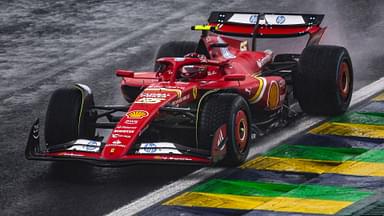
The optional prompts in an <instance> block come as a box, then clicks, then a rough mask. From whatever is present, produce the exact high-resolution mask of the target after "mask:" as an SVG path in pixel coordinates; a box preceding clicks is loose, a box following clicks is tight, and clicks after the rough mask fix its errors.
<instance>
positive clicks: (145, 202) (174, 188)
mask: <svg viewBox="0 0 384 216" xmlns="http://www.w3.org/2000/svg"><path fill="white" fill-rule="evenodd" d="M382 90H384V77H382V78H381V79H379V80H377V81H375V82H373V83H371V84H369V85H367V86H365V87H363V88H361V89H359V90H358V91H356V92H354V93H353V96H352V101H351V106H354V105H356V104H358V103H360V102H362V101H363V100H365V99H367V98H368V97H371V96H373V95H375V94H377V93H379V92H380V91H382ZM322 120H324V118H313V117H304V118H303V119H302V120H300V121H299V122H297V123H296V124H294V125H291V126H289V128H286V129H284V130H281V131H280V132H277V133H274V134H273V137H274V138H273V139H271V138H269V139H264V140H263V141H261V142H257V143H256V144H257V145H255V146H252V147H251V149H250V152H249V156H248V159H249V158H252V157H254V156H256V155H257V154H260V153H262V152H265V151H267V150H269V149H271V148H273V147H275V146H277V145H279V144H280V143H281V142H282V141H284V140H286V139H288V138H289V137H291V136H294V135H296V134H298V133H300V132H303V131H305V130H307V129H308V128H309V127H312V126H314V125H315V124H317V123H319V122H321V121H322ZM224 169H225V168H215V167H213V168H212V167H206V168H202V169H199V170H196V171H195V172H193V173H191V174H189V175H187V176H185V177H184V178H182V179H180V180H177V181H175V182H173V183H171V184H169V185H166V186H163V187H162V188H160V189H158V190H155V191H153V192H152V193H150V194H148V195H146V196H144V197H142V198H139V199H137V200H135V201H133V202H131V203H128V204H127V205H126V206H123V207H121V208H119V209H116V210H114V211H113V212H111V213H109V214H108V216H122V215H124V216H126V215H134V214H137V213H139V212H140V211H142V210H144V209H146V208H148V207H150V206H152V205H154V204H156V203H158V202H160V201H162V200H164V199H167V198H168V197H170V196H173V195H175V194H177V193H179V192H181V191H183V190H186V189H187V188H189V187H191V186H193V185H195V184H197V183H200V182H202V181H204V180H205V179H207V178H209V177H211V176H213V175H215V174H217V173H219V172H221V171H223V170H224Z"/></svg>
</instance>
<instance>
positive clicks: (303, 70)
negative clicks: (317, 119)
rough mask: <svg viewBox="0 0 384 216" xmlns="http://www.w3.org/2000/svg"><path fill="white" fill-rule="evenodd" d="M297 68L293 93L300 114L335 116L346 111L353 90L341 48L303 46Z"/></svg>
mask: <svg viewBox="0 0 384 216" xmlns="http://www.w3.org/2000/svg"><path fill="white" fill-rule="evenodd" d="M298 66H299V67H298V70H297V71H295V74H294V91H295V96H296V97H297V99H298V101H299V104H300V106H301V108H302V109H303V111H304V112H306V113H308V114H312V115H338V114H342V113H344V112H345V111H346V110H347V109H348V106H349V104H350V102H351V98H352V91H353V69H352V61H351V58H350V57H349V54H348V51H347V50H346V49H345V48H344V47H338V46H323V45H322V46H319V45H317V46H309V47H306V48H305V49H304V50H303V52H302V54H301V56H300V60H299V65H298Z"/></svg>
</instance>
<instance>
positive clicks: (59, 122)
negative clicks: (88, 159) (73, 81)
mask: <svg viewBox="0 0 384 216" xmlns="http://www.w3.org/2000/svg"><path fill="white" fill-rule="evenodd" d="M82 91H83V90H82V89H81V88H79V87H78V86H76V87H70V88H60V89H57V90H56V91H54V92H53V94H52V96H51V99H50V101H49V104H48V108H47V112H46V120H45V133H44V134H45V141H46V143H47V147H48V148H49V147H52V146H55V145H57V144H62V143H65V142H68V141H71V140H75V139H78V138H89V139H91V138H93V137H94V134H95V126H94V123H95V122H96V118H95V117H94V116H93V113H92V112H91V111H90V107H91V106H93V105H94V101H93V96H92V94H88V95H86V94H85V93H84V92H82Z"/></svg>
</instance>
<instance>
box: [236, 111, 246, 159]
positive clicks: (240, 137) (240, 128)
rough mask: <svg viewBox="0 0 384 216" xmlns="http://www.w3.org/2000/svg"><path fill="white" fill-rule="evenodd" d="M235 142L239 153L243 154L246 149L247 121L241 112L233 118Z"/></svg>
mask: <svg viewBox="0 0 384 216" xmlns="http://www.w3.org/2000/svg"><path fill="white" fill-rule="evenodd" d="M235 140H236V145H237V146H238V149H239V152H240V153H243V152H244V151H245V149H246V147H247V141H248V119H247V115H246V114H245V112H244V111H243V110H239V111H238V112H237V113H236V118H235Z"/></svg>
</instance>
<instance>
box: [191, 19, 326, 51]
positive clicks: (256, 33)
mask: <svg viewBox="0 0 384 216" xmlns="http://www.w3.org/2000/svg"><path fill="white" fill-rule="evenodd" d="M323 18H324V15H322V14H293V13H252V12H225V11H214V12H212V13H211V15H210V16H209V18H208V24H207V25H196V26H192V30H202V31H211V32H214V33H217V34H222V35H228V36H238V37H252V38H253V40H255V38H283V37H297V36H302V35H305V34H310V38H309V40H308V43H307V46H308V45H313V44H317V43H319V41H320V39H321V37H322V35H323V33H324V31H325V29H326V28H322V27H320V24H321V22H322V20H323Z"/></svg>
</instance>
